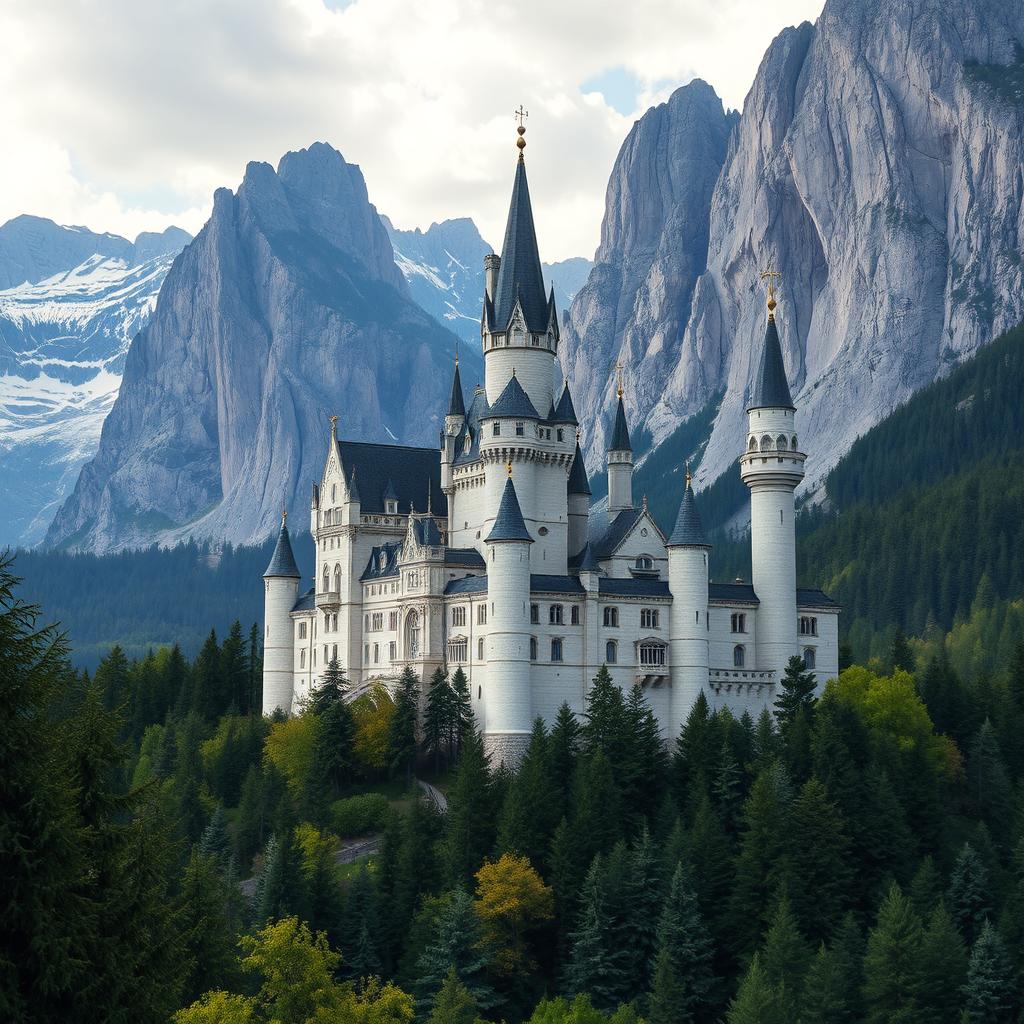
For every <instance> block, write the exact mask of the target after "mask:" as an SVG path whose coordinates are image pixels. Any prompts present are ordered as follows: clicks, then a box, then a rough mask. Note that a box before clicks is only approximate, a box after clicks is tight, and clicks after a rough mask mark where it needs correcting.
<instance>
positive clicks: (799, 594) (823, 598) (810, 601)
mask: <svg viewBox="0 0 1024 1024" xmlns="http://www.w3.org/2000/svg"><path fill="white" fill-rule="evenodd" d="M796 603H797V606H798V607H800V608H808V607H814V608H835V609H837V610H838V608H839V602H838V601H834V600H832V598H831V597H829V596H828V594H826V593H825V592H824V591H823V590H812V589H809V588H805V587H797V588H796Z"/></svg>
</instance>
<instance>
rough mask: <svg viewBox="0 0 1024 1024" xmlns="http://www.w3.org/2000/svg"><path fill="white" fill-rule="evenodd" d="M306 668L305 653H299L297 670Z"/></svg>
mask: <svg viewBox="0 0 1024 1024" xmlns="http://www.w3.org/2000/svg"><path fill="white" fill-rule="evenodd" d="M305 667H306V652H305V651H304V650H302V651H299V668H305Z"/></svg>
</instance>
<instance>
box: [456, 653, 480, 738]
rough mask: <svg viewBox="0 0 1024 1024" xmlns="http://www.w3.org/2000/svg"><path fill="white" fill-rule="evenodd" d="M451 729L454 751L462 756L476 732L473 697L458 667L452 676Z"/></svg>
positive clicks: (464, 676)
mask: <svg viewBox="0 0 1024 1024" xmlns="http://www.w3.org/2000/svg"><path fill="white" fill-rule="evenodd" d="M451 722H452V729H453V730H454V741H455V749H456V751H457V752H458V754H459V756H460V757H461V756H462V749H463V747H465V745H466V743H468V742H470V740H471V739H472V735H473V733H474V731H475V730H476V719H475V718H474V716H473V697H472V695H471V694H470V692H469V680H468V679H466V673H465V672H463V671H462V666H461V665H460V666H459V667H458V668H456V669H455V672H454V674H453V675H452V715H451Z"/></svg>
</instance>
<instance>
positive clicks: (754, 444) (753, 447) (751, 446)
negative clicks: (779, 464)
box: [747, 437, 757, 452]
mask: <svg viewBox="0 0 1024 1024" xmlns="http://www.w3.org/2000/svg"><path fill="white" fill-rule="evenodd" d="M747 450H748V451H752V452H756V451H757V438H756V437H752V438H751V439H750V444H749V445H748V446H747Z"/></svg>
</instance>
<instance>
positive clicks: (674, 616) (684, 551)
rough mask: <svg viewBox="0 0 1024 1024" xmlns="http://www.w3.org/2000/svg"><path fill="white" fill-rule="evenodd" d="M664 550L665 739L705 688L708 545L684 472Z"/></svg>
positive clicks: (671, 736) (676, 729)
mask: <svg viewBox="0 0 1024 1024" xmlns="http://www.w3.org/2000/svg"><path fill="white" fill-rule="evenodd" d="M666 547H667V548H668V588H669V590H670V591H671V592H672V611H671V613H670V616H669V673H670V676H671V679H672V700H671V705H670V712H669V714H670V718H669V737H668V738H669V739H670V740H672V739H674V738H675V737H676V736H678V735H679V730H680V728H682V725H683V722H685V721H686V718H687V716H688V715H689V713H690V709H691V708H692V707H693V705H694V703H695V701H696V700H697V696H698V695H699V694H700V692H701V690H702V689H703V688H704V687H705V686H706V685H707V682H708V667H709V665H710V659H709V651H708V639H709V635H710V634H709V629H710V626H709V623H708V554H709V553H710V551H711V545H710V544H708V542H707V539H706V537H705V535H704V528H703V526H702V525H701V521H700V515H699V514H698V512H697V502H696V499H695V498H694V496H693V487H692V485H691V477H690V470H689V467H687V470H686V489H685V490H684V491H683V500H682V501H681V502H680V504H679V514H678V515H677V516H676V525H675V529H673V531H672V536H671V537H669V539H668V543H667V545H666Z"/></svg>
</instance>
